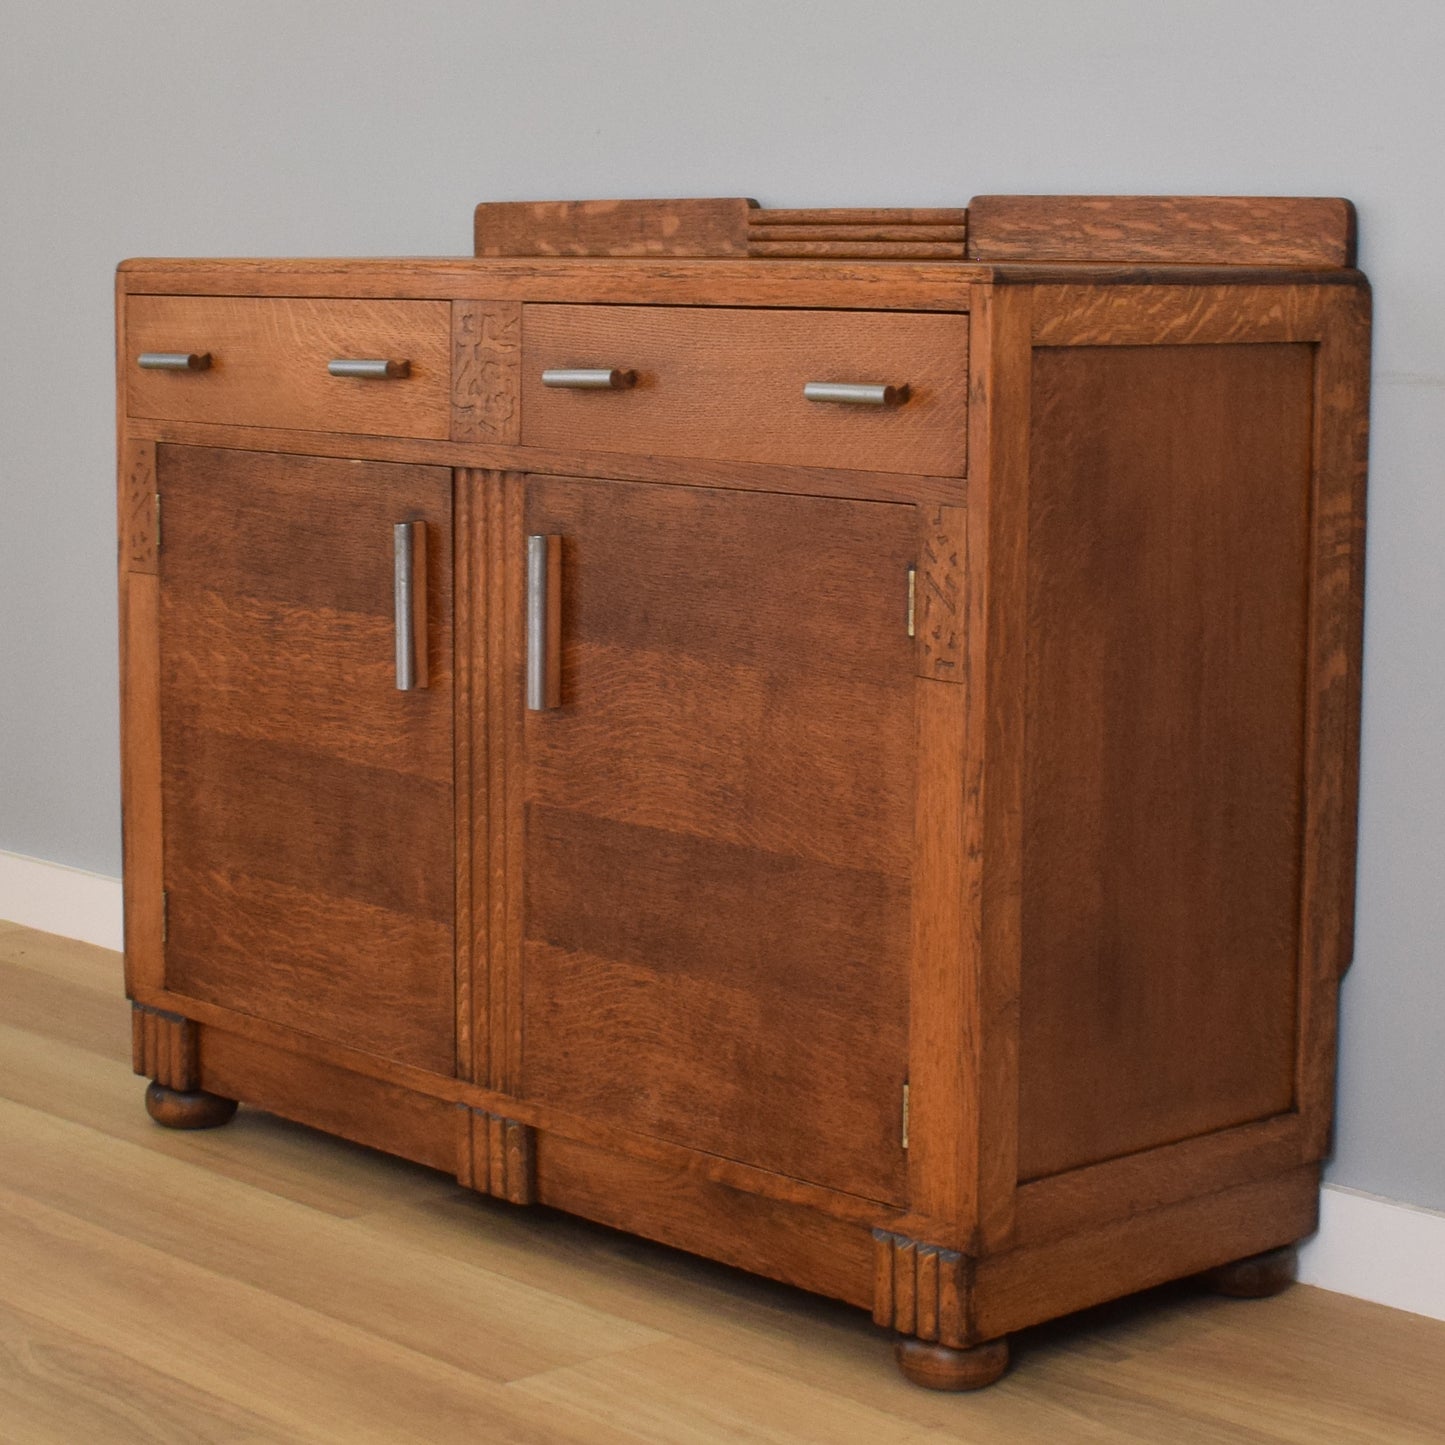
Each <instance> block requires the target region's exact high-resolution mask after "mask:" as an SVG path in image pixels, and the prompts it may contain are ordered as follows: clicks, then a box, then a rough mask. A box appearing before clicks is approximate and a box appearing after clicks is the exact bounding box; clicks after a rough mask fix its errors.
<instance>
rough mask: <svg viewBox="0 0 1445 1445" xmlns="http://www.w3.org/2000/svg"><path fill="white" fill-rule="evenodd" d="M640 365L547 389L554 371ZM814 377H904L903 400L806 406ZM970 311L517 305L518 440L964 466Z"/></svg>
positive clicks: (702, 455)
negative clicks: (582, 384)
mask: <svg viewBox="0 0 1445 1445" xmlns="http://www.w3.org/2000/svg"><path fill="white" fill-rule="evenodd" d="M573 368H589V369H593V368H595V369H616V370H620V371H631V372H633V373H635V375H636V382H635V384H634V385H633V386H631V387H629V388H625V389H617V390H601V389H599V390H572V389H563V388H558V387H552V386H547V385H545V384H544V383H543V380H542V373H543V372H544V371H548V370H553V369H559V370H560V369H573ZM808 382H861V383H882V384H884V385H888V386H894V387H899V386H904V385H906V386H907V387H908V397H907V400H906V401H903V402H902V403H901V404H898V405H886V406H870V405H845V404H839V403H837V402H818V401H808V400H806V399H805V398H804V396H803V387H804V386H805V384H807V383H808ZM967 417H968V317H967V316H963V315H953V314H949V313H929V314H921V313H915V312H887V311H781V310H779V311H772V310H737V309H728V308H723V307H674V306H553V305H529V306H524V307H523V308H522V443H523V445H524V446H533V447H549V448H557V449H561V450H568V451H604V452H631V453H641V454H646V455H657V456H676V457H696V458H699V459H702V460H707V461H736V462H775V463H779V464H782V465H788V466H817V467H845V468H852V469H855V470H860V471H870V472H914V473H922V474H927V475H934V476H961V475H963V473H964V470H965V464H966V462H967V431H968V428H967Z"/></svg>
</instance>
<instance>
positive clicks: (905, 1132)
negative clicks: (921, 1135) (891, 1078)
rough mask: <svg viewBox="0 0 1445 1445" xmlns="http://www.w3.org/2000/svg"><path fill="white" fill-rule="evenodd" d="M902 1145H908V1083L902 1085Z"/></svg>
mask: <svg viewBox="0 0 1445 1445" xmlns="http://www.w3.org/2000/svg"><path fill="white" fill-rule="evenodd" d="M903 1147H904V1148H905V1149H906V1148H907V1147H908V1085H907V1084H904V1086H903Z"/></svg>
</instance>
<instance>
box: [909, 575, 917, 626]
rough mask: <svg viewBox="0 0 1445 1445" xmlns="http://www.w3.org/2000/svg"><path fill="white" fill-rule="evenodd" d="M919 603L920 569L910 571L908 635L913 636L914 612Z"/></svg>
mask: <svg viewBox="0 0 1445 1445" xmlns="http://www.w3.org/2000/svg"><path fill="white" fill-rule="evenodd" d="M917 602H918V568H917V567H910V568H909V569H908V635H909V636H910V637H912V636H913V611H914V608H915V606H916V605H917Z"/></svg>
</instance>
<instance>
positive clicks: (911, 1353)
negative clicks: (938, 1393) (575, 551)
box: [893, 1339, 1008, 1390]
mask: <svg viewBox="0 0 1445 1445" xmlns="http://www.w3.org/2000/svg"><path fill="white" fill-rule="evenodd" d="M893 1355H894V1358H895V1359H896V1360H897V1361H898V1368H899V1369H900V1370H902V1371H903V1374H904V1376H905V1378H907V1379H909V1380H911V1381H912V1382H913V1383H914V1384H915V1385H922V1386H923V1388H924V1389H926V1390H981V1389H983V1387H984V1386H985V1385H991V1384H993V1382H994V1381H995V1380H996V1379H998V1377H999V1376H1000V1375H1001V1374H1003V1372H1004V1371H1005V1370H1006V1369H1008V1341H1007V1340H989V1341H988V1342H987V1343H986V1344H982V1345H975V1346H974V1347H973V1348H972V1349H971V1350H955V1349H952V1348H950V1347H949V1346H948V1345H935V1344H930V1343H929V1342H928V1341H927V1340H913V1339H904V1340H899V1341H898V1343H897V1344H896V1345H895V1346H894V1347H893Z"/></svg>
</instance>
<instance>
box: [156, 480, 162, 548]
mask: <svg viewBox="0 0 1445 1445" xmlns="http://www.w3.org/2000/svg"><path fill="white" fill-rule="evenodd" d="M160 550H161V494H160V493H159V492H157V493H156V551H157V552H159V551H160Z"/></svg>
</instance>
